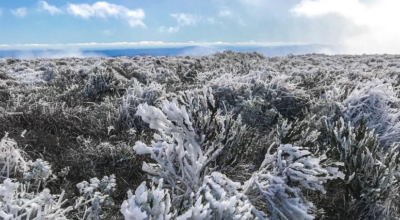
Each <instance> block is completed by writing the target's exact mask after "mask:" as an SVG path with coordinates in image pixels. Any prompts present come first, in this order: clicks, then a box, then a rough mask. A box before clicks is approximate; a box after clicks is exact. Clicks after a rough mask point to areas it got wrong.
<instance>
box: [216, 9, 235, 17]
mask: <svg viewBox="0 0 400 220" xmlns="http://www.w3.org/2000/svg"><path fill="white" fill-rule="evenodd" d="M218 16H220V17H230V16H232V12H231V11H230V10H229V9H227V8H226V9H223V10H221V11H219V13H218Z"/></svg>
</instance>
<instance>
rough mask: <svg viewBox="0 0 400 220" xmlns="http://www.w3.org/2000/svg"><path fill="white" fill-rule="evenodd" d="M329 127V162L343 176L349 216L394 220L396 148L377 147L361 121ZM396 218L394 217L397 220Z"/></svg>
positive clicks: (375, 141)
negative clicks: (356, 124)
mask: <svg viewBox="0 0 400 220" xmlns="http://www.w3.org/2000/svg"><path fill="white" fill-rule="evenodd" d="M358 123H359V125H358V126H356V127H354V126H353V125H352V124H351V122H347V123H346V122H345V121H344V120H343V119H341V120H340V121H339V122H338V123H337V124H336V125H329V132H330V143H331V146H332V148H331V149H330V150H329V151H328V152H327V156H328V158H329V160H331V161H332V162H334V164H335V165H336V166H337V167H338V168H339V169H340V170H341V171H342V172H343V173H344V180H343V181H345V187H346V188H345V201H346V203H347V205H346V206H347V208H348V210H347V211H348V212H350V213H352V214H353V215H354V216H358V217H359V218H364V219H370V218H379V219H381V218H382V219H391V218H397V217H398V214H399V211H398V205H399V203H398V200H399V199H400V198H399V187H398V185H397V184H398V181H399V178H400V176H399V171H400V167H399V161H400V155H399V146H398V145H391V146H389V147H387V148H386V149H383V148H382V147H380V144H379V142H378V139H377V135H375V134H374V132H373V131H371V130H369V129H368V127H367V124H366V123H365V122H364V121H363V120H360V121H359V122H358ZM396 216H397V217H396Z"/></svg>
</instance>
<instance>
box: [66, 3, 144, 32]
mask: <svg viewBox="0 0 400 220" xmlns="http://www.w3.org/2000/svg"><path fill="white" fill-rule="evenodd" d="M67 11H68V13H69V14H71V15H74V16H76V17H81V18H86V19H88V18H91V17H100V18H107V17H114V18H121V19H125V20H126V21H127V22H128V23H129V25H130V26H131V27H137V26H141V27H146V25H145V24H144V23H143V19H144V18H145V13H144V11H143V10H142V9H140V8H139V9H135V10H130V9H128V8H126V7H124V6H121V5H115V4H111V3H108V2H96V3H94V4H93V5H89V4H69V5H68V8H67Z"/></svg>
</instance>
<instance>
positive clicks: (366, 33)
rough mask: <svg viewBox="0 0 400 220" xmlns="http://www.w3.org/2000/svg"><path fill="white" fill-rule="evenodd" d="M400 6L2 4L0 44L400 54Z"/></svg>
mask: <svg viewBox="0 0 400 220" xmlns="http://www.w3.org/2000/svg"><path fill="white" fill-rule="evenodd" d="M399 6H400V3H399V1H396V0H380V1H377V0H285V1H282V0H196V1H195V0H135V1H132V0H108V1H95V0H69V1H62V0H47V1H37V0H13V1H1V2H0V10H1V13H0V28H1V32H0V47H3V48H4V47H8V48H13V47H17V45H20V46H21V45H25V46H26V45H31V44H40V45H42V46H43V45H76V44H80V43H90V42H95V43H103V44H104V45H107V46H109V45H108V44H109V43H115V42H143V41H146V42H152V43H147V44H155V45H162V44H164V45H168V44H170V45H173V44H174V43H175V44H176V43H178V44H179V43H185V44H190V43H188V42H195V43H215V42H224V43H227V44H235V43H236V44H237V43H239V44H246V43H251V44H311V43H320V44H334V45H346V46H347V47H349V48H350V47H351V50H352V51H354V52H367V53H368V52H377V53H382V52H388V53H390V52H392V51H393V52H394V51H397V50H399V51H400V43H397V41H398V40H397V39H398V37H400V31H399V28H398V25H397V24H396V22H397V21H398V19H400V16H399V15H398V14H399V13H398V12H396V10H394V9H396V8H397V9H398V8H399ZM392 25H394V26H392ZM393 29H394V30H393ZM377 32H380V34H378V33H377ZM154 42H156V43H154ZM393 44H394V45H393ZM115 45H117V44H115ZM143 45H146V43H144V44H143ZM20 46H19V47H20ZM31 46H32V45H31ZM78 46H79V45H78ZM80 46H82V45H80ZM393 48H395V49H393Z"/></svg>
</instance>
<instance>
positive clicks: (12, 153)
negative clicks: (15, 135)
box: [0, 133, 27, 180]
mask: <svg viewBox="0 0 400 220" xmlns="http://www.w3.org/2000/svg"><path fill="white" fill-rule="evenodd" d="M7 136H8V134H7V133H6V135H5V136H4V137H3V138H2V139H1V141H0V166H1V169H0V178H1V179H0V180H3V179H5V178H9V177H10V176H13V175H17V174H18V173H23V172H24V171H26V170H27V165H26V162H25V160H24V158H23V157H22V155H21V154H22V152H21V151H20V150H19V149H18V147H17V142H15V141H14V140H13V139H10V138H8V137H7Z"/></svg>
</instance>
